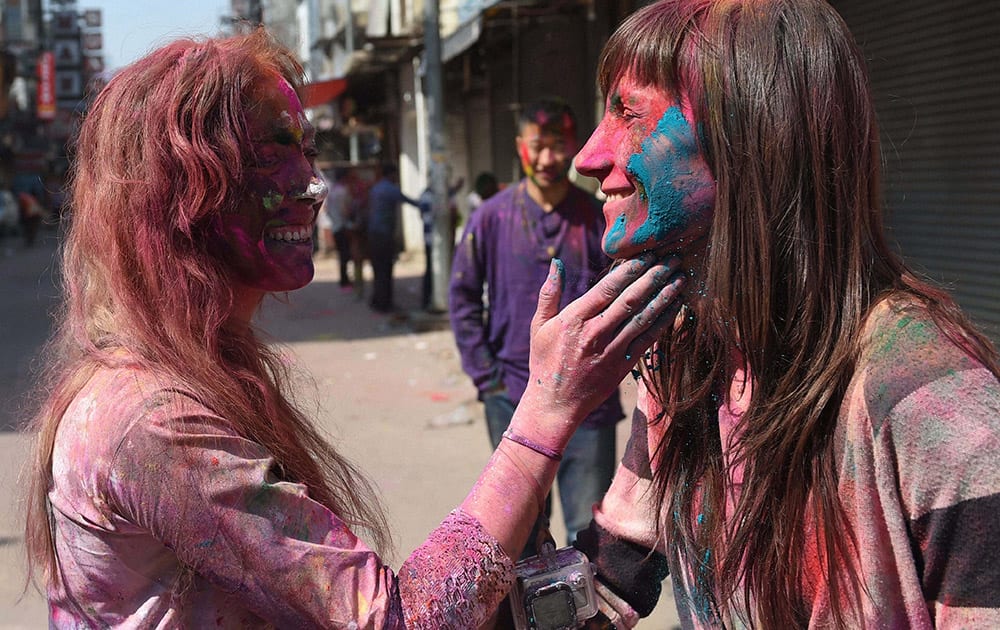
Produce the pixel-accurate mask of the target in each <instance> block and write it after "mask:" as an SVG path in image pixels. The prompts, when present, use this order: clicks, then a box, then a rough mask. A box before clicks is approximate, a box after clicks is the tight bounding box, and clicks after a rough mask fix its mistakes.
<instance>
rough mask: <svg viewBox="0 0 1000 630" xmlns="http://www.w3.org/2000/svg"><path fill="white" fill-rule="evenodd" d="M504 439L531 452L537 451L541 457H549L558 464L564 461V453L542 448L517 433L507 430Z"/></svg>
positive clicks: (545, 447)
mask: <svg viewBox="0 0 1000 630" xmlns="http://www.w3.org/2000/svg"><path fill="white" fill-rule="evenodd" d="M503 437H505V438H507V439H508V440H510V441H511V442H516V443H517V444H520V445H521V446H524V447H527V448H530V449H531V450H533V451H535V452H536V453H538V454H540V455H544V456H546V457H548V458H549V459H551V460H553V461H557V462H558V461H559V460H561V459H562V453H560V452H558V451H556V450H555V449H551V448H549V447H547V446H542V445H541V444H536V443H535V442H532V441H531V440H529V439H528V438H526V437H524V436H523V435H518V434H517V433H514V432H513V431H511V430H510V429H507V430H506V431H504V432H503Z"/></svg>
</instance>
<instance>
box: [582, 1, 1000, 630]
mask: <svg viewBox="0 0 1000 630" xmlns="http://www.w3.org/2000/svg"><path fill="white" fill-rule="evenodd" d="M625 73H631V74H632V76H633V77H635V78H636V79H637V80H638V81H640V82H641V83H645V84H647V85H655V86H658V87H660V88H662V89H665V90H667V91H668V92H670V93H672V94H674V95H675V96H680V95H681V93H682V92H683V94H684V95H686V96H687V97H688V98H689V99H690V100H691V102H692V106H693V109H694V112H695V118H696V119H697V120H696V122H697V125H698V128H699V131H700V141H701V143H702V145H703V147H702V148H703V150H704V152H705V155H706V157H707V160H708V163H709V166H710V168H711V169H712V173H713V175H714V176H715V178H716V182H717V198H716V208H715V215H714V218H713V224H712V226H711V233H710V245H709V250H708V252H707V259H706V263H705V264H706V270H705V277H704V280H705V290H704V291H703V295H702V296H701V297H700V301H699V302H697V305H696V306H694V309H695V310H694V312H693V314H692V315H691V317H689V318H688V319H687V321H686V326H685V327H684V328H682V329H681V330H680V331H678V332H673V331H671V332H669V333H667V335H666V336H665V337H664V338H663V339H662V340H661V343H660V348H661V349H662V350H663V354H662V355H661V356H662V359H660V360H661V361H662V365H658V366H654V368H655V369H650V370H647V371H646V372H645V374H646V377H647V380H648V381H650V385H651V389H652V390H653V391H654V393H655V395H656V396H657V397H658V398H659V400H660V402H661V403H662V405H663V408H664V410H665V417H667V418H669V426H668V427H667V429H666V432H665V437H664V438H663V440H662V442H661V444H660V445H659V448H658V449H657V451H656V454H655V456H656V458H657V459H656V462H657V463H656V467H655V470H654V474H655V479H656V482H657V487H658V488H659V489H660V491H661V495H660V496H661V505H660V514H661V521H662V523H661V525H662V527H663V532H662V533H663V535H664V536H665V539H666V540H667V541H668V544H669V545H671V548H672V549H673V550H674V552H675V553H677V554H679V556H680V557H681V558H683V560H684V564H685V565H686V566H688V567H690V568H691V570H692V571H694V574H695V575H694V576H693V579H695V580H696V581H697V582H698V584H699V585H701V586H705V587H707V588H704V589H703V590H704V591H705V593H703V594H704V595H706V596H707V599H706V601H698V602H694V603H695V607H696V608H700V609H701V610H702V613H703V614H704V615H705V616H706V617H715V618H716V619H719V620H723V618H724V617H725V616H726V615H728V614H729V613H728V611H729V610H735V611H736V614H737V615H739V616H741V617H743V618H744V619H743V621H744V622H746V623H748V624H750V625H751V626H753V625H760V626H762V627H767V628H790V627H798V626H803V625H806V624H807V623H808V616H807V615H808V610H807V604H806V602H805V601H804V598H803V595H802V591H803V584H804V578H805V577H806V575H807V574H806V566H805V563H806V558H805V554H804V553H803V550H804V549H807V548H809V547H810V543H811V544H812V545H814V546H815V548H816V549H817V550H818V556H819V561H820V563H821V566H822V575H821V576H820V579H821V580H823V583H824V584H825V586H826V587H827V588H828V589H829V594H830V602H831V606H832V615H833V621H834V623H835V624H837V625H839V626H849V625H851V619H852V614H853V613H854V612H857V611H859V606H860V603H861V598H863V597H866V596H867V594H866V593H865V587H864V585H863V584H862V582H861V580H860V578H859V575H858V570H857V564H856V561H855V559H856V557H857V548H856V541H855V540H854V537H853V534H852V533H851V530H850V528H849V527H848V526H847V517H846V514H845V511H844V509H843V507H842V505H841V503H840V500H839V497H838V478H837V472H836V469H835V457H834V443H833V439H832V438H833V434H834V429H835V427H836V422H837V416H838V411H839V409H840V406H841V403H842V401H843V397H844V394H845V390H846V388H847V385H848V383H849V381H850V380H851V377H852V375H853V374H854V370H855V366H856V364H857V361H858V357H859V352H860V347H859V338H860V336H861V332H862V328H863V326H864V323H865V320H866V317H867V316H868V314H869V313H870V312H871V310H872V308H873V306H874V305H875V304H877V303H878V302H880V301H881V300H883V299H886V298H888V297H891V296H908V298H909V299H912V300H916V301H918V302H920V303H922V304H924V305H925V306H926V307H927V308H928V310H929V312H930V314H931V316H932V317H933V318H934V320H935V322H936V323H937V325H938V326H939V327H940V328H941V329H942V331H943V332H944V333H945V334H946V335H947V336H948V337H949V338H951V339H953V340H955V341H956V342H958V343H959V344H960V345H961V346H962V347H963V348H966V349H967V350H968V351H969V352H970V353H971V354H973V355H974V356H975V357H976V358H977V359H979V360H980V361H981V362H982V363H983V364H984V365H986V366H987V367H988V368H989V369H991V370H992V371H993V373H994V374H996V373H997V372H998V369H997V359H996V353H995V351H994V350H993V348H992V345H991V344H990V342H989V341H988V340H987V339H986V338H985V337H984V336H982V335H981V334H980V333H979V332H977V331H976V330H975V329H974V328H973V327H972V326H971V325H970V324H969V323H968V322H967V320H966V319H965V317H964V316H963V315H962V313H961V311H960V310H959V309H958V307H957V306H956V305H955V303H954V302H953V301H952V300H951V299H950V298H949V297H948V296H947V294H945V293H944V292H943V291H941V290H939V289H937V288H935V287H933V286H932V285H931V284H929V283H928V282H926V281H924V280H922V279H920V278H918V277H917V276H916V275H915V274H914V273H912V272H911V271H910V270H909V269H908V268H907V267H906V266H905V264H904V263H903V262H902V260H901V259H900V258H899V256H898V255H897V254H896V253H894V252H893V250H892V248H891V247H890V246H889V244H888V243H887V240H886V237H885V234H884V229H883V223H882V209H881V192H880V176H879V173H880V164H879V162H880V154H879V139H878V130H877V126H876V116H875V112H874V108H873V105H872V100H871V93H870V87H869V80H868V75H867V70H866V68H865V63H864V60H863V57H862V55H861V52H860V50H859V48H858V46H857V44H856V43H855V41H854V39H853V37H852V36H851V35H850V33H849V31H848V29H847V27H846V25H845V24H844V22H843V21H842V19H841V18H840V16H839V15H838V14H837V13H836V12H835V11H834V10H833V9H832V8H831V7H830V6H829V5H828V4H827V3H825V2H823V1H822V0H662V1H661V2H657V3H654V4H652V5H650V6H648V7H645V8H644V9H641V10H640V11H638V12H636V13H635V14H633V15H632V16H630V17H629V18H628V19H627V20H626V21H625V22H624V23H623V24H622V26H621V27H620V28H619V29H618V30H617V32H616V33H615V34H614V35H613V36H612V37H611V39H610V40H609V42H608V44H607V46H606V47H605V50H604V53H603V55H602V59H601V63H600V69H599V76H598V81H599V84H600V87H601V89H602V90H603V91H604V92H605V93H609V90H610V89H613V88H614V86H615V82H616V81H617V80H619V79H620V78H621V77H622V75H623V74H625ZM734 357H738V358H737V359H735V360H734ZM744 366H745V367H747V368H748V370H749V374H750V378H751V379H752V381H751V383H749V384H748V385H749V386H750V389H749V391H750V392H751V395H750V400H749V404H748V408H747V410H746V412H745V413H744V415H743V417H742V419H741V421H740V426H739V437H738V438H737V439H736V440H735V442H734V443H731V444H729V445H728V448H729V452H730V455H729V460H728V462H724V461H723V456H722V444H721V438H720V433H719V428H718V407H719V405H720V404H721V401H722V400H723V399H724V395H725V394H726V393H727V392H728V391H729V389H728V388H729V385H730V382H731V381H732V379H733V378H734V377H735V372H736V370H737V369H738V368H741V367H744ZM650 375H657V377H656V378H655V379H654V378H652V377H650ZM738 466H742V469H743V480H742V490H741V493H740V497H739V499H738V501H737V503H736V505H735V507H734V508H733V510H734V511H735V513H732V514H726V492H727V489H728V488H729V487H730V486H731V484H732V482H733V480H732V479H731V477H730V475H731V471H732V470H733V469H734V468H736V467H738ZM809 524H814V525H815V527H811V526H810V525H809ZM700 590H701V589H700ZM741 590H742V593H740V592H739V591H741ZM741 599H742V601H743V602H745V603H746V605H747V606H748V607H749V610H740V607H739V606H738V605H733V602H734V601H740V600H741Z"/></svg>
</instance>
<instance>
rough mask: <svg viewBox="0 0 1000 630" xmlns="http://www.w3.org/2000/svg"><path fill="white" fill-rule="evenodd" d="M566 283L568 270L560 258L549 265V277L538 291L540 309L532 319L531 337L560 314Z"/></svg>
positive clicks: (538, 308) (536, 310)
mask: <svg viewBox="0 0 1000 630" xmlns="http://www.w3.org/2000/svg"><path fill="white" fill-rule="evenodd" d="M565 283H566V268H565V267H564V266H563V262H562V261H561V260H559V259H558V258H553V259H552V262H551V263H549V275H548V277H546V278H545V282H543V283H542V288H541V289H539V290H538V307H537V308H536V309H535V316H534V317H532V318H531V336H532V337H534V336H535V333H536V332H537V331H538V329H539V328H541V326H542V324H544V323H545V322H547V321H549V320H550V319H552V318H553V317H555V316H556V314H558V313H559V301H560V300H561V299H562V292H563V285H564V284H565Z"/></svg>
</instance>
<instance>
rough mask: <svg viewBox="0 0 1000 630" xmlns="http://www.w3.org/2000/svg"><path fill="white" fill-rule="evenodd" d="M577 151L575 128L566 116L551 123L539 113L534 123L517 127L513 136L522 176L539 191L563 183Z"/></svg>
mask: <svg viewBox="0 0 1000 630" xmlns="http://www.w3.org/2000/svg"><path fill="white" fill-rule="evenodd" d="M577 148H578V147H577V141H576V127H575V126H574V124H573V119H572V118H571V117H570V116H569V115H568V114H567V115H564V116H563V117H562V118H560V119H552V118H549V117H548V116H547V115H546V114H545V113H544V112H539V114H538V116H537V117H536V119H535V120H533V121H532V122H527V123H522V124H521V129H520V131H519V133H518V135H517V155H518V157H519V158H520V159H521V167H522V168H523V169H524V174H525V175H526V176H527V177H528V179H530V180H531V181H532V182H534V184H535V185H536V186H538V187H539V188H542V189H545V188H548V187H549V186H552V185H553V184H557V183H559V182H561V181H563V180H564V179H566V175H567V174H568V173H569V167H570V165H571V164H572V163H573V156H574V155H575V154H576V150H577Z"/></svg>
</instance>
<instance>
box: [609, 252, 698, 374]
mask: <svg viewBox="0 0 1000 630" xmlns="http://www.w3.org/2000/svg"><path fill="white" fill-rule="evenodd" d="M685 280H686V276H685V275H684V274H683V273H682V272H678V273H676V274H674V275H673V276H671V278H670V282H668V283H667V285H666V286H664V287H663V288H662V289H660V291H659V293H658V294H657V296H656V297H655V298H653V299H652V300H651V301H650V302H649V304H648V305H647V306H646V307H645V308H644V309H642V310H641V311H640V312H639V313H637V314H636V315H635V316H634V317H632V318H631V319H630V320H629V321H628V322H627V323H626V324H625V327H624V328H623V330H622V332H623V334H622V335H621V336H620V337H619V338H622V339H626V340H628V339H631V341H628V343H627V345H626V348H625V357H626V359H627V360H629V361H631V362H633V364H634V363H635V362H636V361H638V360H639V357H641V356H642V353H643V352H645V351H646V350H647V349H648V348H649V347H650V346H652V345H653V344H654V343H655V342H656V341H657V339H659V338H660V334H661V333H662V332H663V331H664V330H666V329H667V328H670V327H674V328H679V326H680V323H679V322H678V319H679V318H681V317H682V304H681V301H680V300H679V299H678V298H679V297H680V294H681V291H682V290H683V288H684V282H685Z"/></svg>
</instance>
